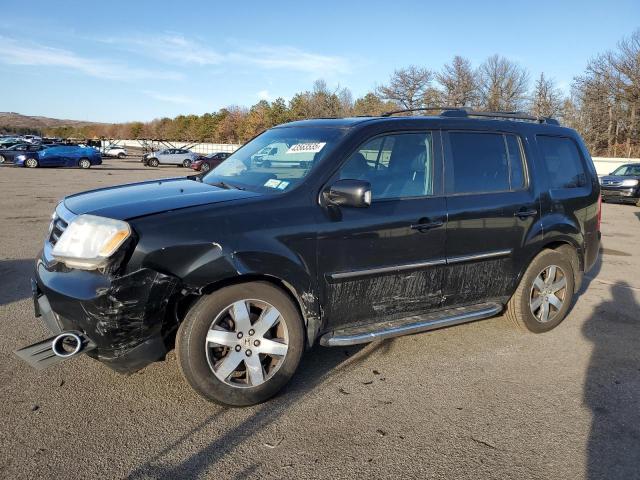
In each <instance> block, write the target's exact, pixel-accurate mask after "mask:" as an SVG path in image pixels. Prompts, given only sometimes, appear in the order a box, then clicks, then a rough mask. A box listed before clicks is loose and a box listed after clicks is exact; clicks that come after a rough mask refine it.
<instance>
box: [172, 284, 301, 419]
mask: <svg viewBox="0 0 640 480" xmlns="http://www.w3.org/2000/svg"><path fill="white" fill-rule="evenodd" d="M303 349H304V330H303V325H302V318H301V317H300V314H299V312H298V309H297V308H296V306H295V305H294V304H293V302H292V301H291V299H290V298H289V296H288V295H287V294H286V293H284V292H283V291H282V290H280V289H279V288H277V287H275V286H273V285H271V284H269V283H266V282H251V283H244V284H240V285H232V286H229V287H225V288H223V289H221V290H218V291H216V292H214V293H213V294H211V295H208V296H205V297H203V298H201V299H200V300H199V301H198V302H197V303H196V304H195V306H194V307H193V308H192V309H191V310H190V311H189V313H188V314H187V316H186V318H185V320H184V321H183V322H182V324H181V325H180V328H179V330H178V334H177V337H176V355H177V357H178V363H179V365H180V370H181V371H182V374H183V376H184V377H185V379H186V380H187V382H189V384H190V385H191V387H193V389H194V390H195V391H196V392H198V393H199V394H200V395H201V396H203V397H204V398H206V399H207V400H210V401H214V402H217V403H220V404H223V405H231V406H236V407H240V406H248V405H254V404H257V403H261V402H264V401H265V400H267V399H269V398H271V397H272V396H274V395H275V394H276V393H278V391H280V389H282V387H284V385H285V384H286V383H287V382H288V381H289V380H290V379H291V377H292V376H293V374H294V372H295V371H296V368H297V367H298V364H299V363H300V358H301V356H302V351H303Z"/></svg>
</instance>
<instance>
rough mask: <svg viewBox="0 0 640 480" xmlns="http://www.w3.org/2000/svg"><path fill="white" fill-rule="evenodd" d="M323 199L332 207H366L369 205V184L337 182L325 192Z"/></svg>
mask: <svg viewBox="0 0 640 480" xmlns="http://www.w3.org/2000/svg"><path fill="white" fill-rule="evenodd" d="M325 198H326V199H327V201H328V202H329V203H330V204H332V205H340V206H343V207H356V208H362V207H368V206H369V205H371V184H370V183H369V182H365V181H364V180H351V179H344V180H338V181H337V182H335V183H334V184H333V185H331V186H330V187H329V189H328V190H325Z"/></svg>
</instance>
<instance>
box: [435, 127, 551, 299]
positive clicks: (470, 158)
mask: <svg viewBox="0 0 640 480" xmlns="http://www.w3.org/2000/svg"><path fill="white" fill-rule="evenodd" d="M444 147H445V191H446V196H447V197H446V198H447V212H448V223H447V241H446V244H447V245H446V252H447V272H446V274H445V277H444V284H443V292H444V297H445V298H444V305H445V306H461V305H469V304H473V303H479V302H483V301H487V300H498V301H506V299H507V298H508V297H509V295H510V293H511V291H512V289H513V287H514V285H515V282H516V280H517V275H518V272H519V271H520V269H521V268H522V266H523V264H524V263H525V262H526V259H527V258H529V255H530V253H531V252H529V249H531V247H529V246H528V245H529V236H530V234H531V232H533V231H535V230H536V229H535V228H534V227H535V225H536V223H539V219H540V206H539V199H538V194H537V193H536V190H535V188H534V186H533V185H532V184H531V182H529V180H528V177H529V176H528V163H527V162H526V155H525V148H524V141H523V139H522V138H521V137H520V136H518V135H516V134H514V133H509V132H475V131H448V132H445V134H444Z"/></svg>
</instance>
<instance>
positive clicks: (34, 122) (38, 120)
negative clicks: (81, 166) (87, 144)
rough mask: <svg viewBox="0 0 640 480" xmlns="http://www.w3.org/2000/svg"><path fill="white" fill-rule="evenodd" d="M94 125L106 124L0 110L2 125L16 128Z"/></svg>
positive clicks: (0, 122)
mask: <svg viewBox="0 0 640 480" xmlns="http://www.w3.org/2000/svg"><path fill="white" fill-rule="evenodd" d="M92 125H104V124H103V123H98V122H87V121H82V120H61V119H59V118H49V117H35V116H30V115H22V114H20V113H15V112H0V127H4V128H5V129H6V128H16V129H25V128H33V129H43V128H55V127H87V126H92Z"/></svg>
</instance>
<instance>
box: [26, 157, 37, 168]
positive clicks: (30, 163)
mask: <svg viewBox="0 0 640 480" xmlns="http://www.w3.org/2000/svg"><path fill="white" fill-rule="evenodd" d="M24 166H25V167H27V168H36V167H37V166H38V160H36V159H35V158H27V159H26V160H25V161H24Z"/></svg>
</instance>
